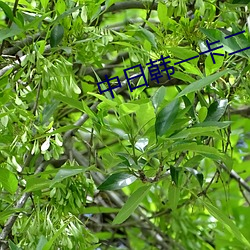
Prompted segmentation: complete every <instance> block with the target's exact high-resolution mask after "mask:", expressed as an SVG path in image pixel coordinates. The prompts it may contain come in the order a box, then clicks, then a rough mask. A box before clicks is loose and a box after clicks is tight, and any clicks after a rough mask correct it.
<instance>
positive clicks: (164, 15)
mask: <svg viewBox="0 0 250 250" xmlns="http://www.w3.org/2000/svg"><path fill="white" fill-rule="evenodd" d="M157 14H158V18H159V20H160V22H161V23H162V24H167V20H168V9H167V6H166V4H164V3H162V2H159V3H158V7H157Z"/></svg>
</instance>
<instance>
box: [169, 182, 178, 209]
mask: <svg viewBox="0 0 250 250" xmlns="http://www.w3.org/2000/svg"><path fill="white" fill-rule="evenodd" d="M179 199H180V189H179V188H178V187H177V186H176V185H175V184H174V183H173V182H171V183H170V185H169V188H168V203H169V207H170V208H171V209H172V210H173V211H174V210H176V208H177V205H178V202H179Z"/></svg>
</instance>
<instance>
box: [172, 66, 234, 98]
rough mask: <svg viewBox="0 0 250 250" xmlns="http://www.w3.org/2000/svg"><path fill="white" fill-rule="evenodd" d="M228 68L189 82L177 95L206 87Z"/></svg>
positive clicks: (225, 72)
mask: <svg viewBox="0 0 250 250" xmlns="http://www.w3.org/2000/svg"><path fill="white" fill-rule="evenodd" d="M229 72H230V71H229V70H223V71H221V72H218V73H215V74H214V75H211V76H207V77H205V78H202V79H200V80H198V81H195V82H193V83H191V84H189V85H188V86H187V87H186V88H185V89H183V90H182V91H181V92H180V93H179V94H178V95H177V98H178V97H181V96H183V95H187V94H189V93H192V92H195V91H197V90H200V89H202V88H204V87H206V86H207V85H209V84H211V83H213V82H214V81H216V80H218V79H219V78H220V77H221V76H223V75H225V74H227V73H229Z"/></svg>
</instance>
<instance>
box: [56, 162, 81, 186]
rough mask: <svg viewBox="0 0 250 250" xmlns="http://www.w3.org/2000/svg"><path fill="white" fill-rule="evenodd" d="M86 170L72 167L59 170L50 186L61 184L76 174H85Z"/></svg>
mask: <svg viewBox="0 0 250 250" xmlns="http://www.w3.org/2000/svg"><path fill="white" fill-rule="evenodd" d="M85 171H86V169H85V168H83V167H79V166H76V167H73V166H66V167H63V168H61V169H60V170H59V171H58V173H57V174H56V176H55V178H54V179H53V180H52V182H51V186H52V185H54V184H55V183H57V182H61V181H62V180H64V179H66V178H68V177H70V176H74V175H77V174H80V173H82V172H85Z"/></svg>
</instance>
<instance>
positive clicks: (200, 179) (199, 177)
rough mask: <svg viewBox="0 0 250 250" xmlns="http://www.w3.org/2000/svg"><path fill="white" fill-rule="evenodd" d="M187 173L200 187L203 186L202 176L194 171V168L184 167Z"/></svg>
mask: <svg viewBox="0 0 250 250" xmlns="http://www.w3.org/2000/svg"><path fill="white" fill-rule="evenodd" d="M185 169H186V170H187V171H188V172H190V173H191V174H192V175H194V176H195V178H196V179H197V180H198V182H199V184H200V186H201V187H202V185H203V181H204V176H203V174H202V173H201V172H199V171H197V170H196V169H194V168H189V167H186V168H185Z"/></svg>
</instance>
